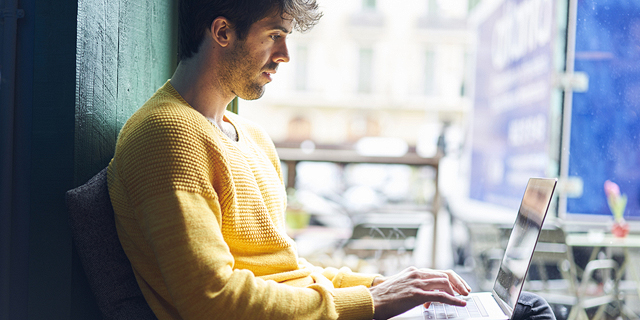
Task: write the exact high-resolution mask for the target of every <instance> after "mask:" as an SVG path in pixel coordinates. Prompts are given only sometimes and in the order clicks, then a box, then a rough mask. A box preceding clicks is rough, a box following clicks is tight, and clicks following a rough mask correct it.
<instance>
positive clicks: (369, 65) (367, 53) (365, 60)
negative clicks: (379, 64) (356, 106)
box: [358, 48, 373, 93]
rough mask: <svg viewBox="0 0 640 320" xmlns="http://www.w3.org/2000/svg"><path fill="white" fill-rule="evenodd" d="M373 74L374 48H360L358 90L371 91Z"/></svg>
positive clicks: (362, 91) (361, 91)
mask: <svg viewBox="0 0 640 320" xmlns="http://www.w3.org/2000/svg"><path fill="white" fill-rule="evenodd" d="M372 76H373V49H371V48H360V63H359V70H358V92H360V93H371V87H372V79H371V78H372Z"/></svg>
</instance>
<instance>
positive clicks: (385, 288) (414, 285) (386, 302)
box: [369, 267, 471, 320]
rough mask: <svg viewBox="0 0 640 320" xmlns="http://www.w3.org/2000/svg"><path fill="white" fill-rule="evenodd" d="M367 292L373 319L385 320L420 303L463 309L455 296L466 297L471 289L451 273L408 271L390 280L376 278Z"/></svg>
mask: <svg viewBox="0 0 640 320" xmlns="http://www.w3.org/2000/svg"><path fill="white" fill-rule="evenodd" d="M372 285H373V286H372V287H371V288H369V291H370V292H371V295H372V296H373V304H374V306H375V313H374V315H373V318H374V319H376V320H384V319H388V318H390V317H393V316H395V315H398V314H400V313H403V312H405V311H407V310H409V309H411V308H413V307H415V306H417V305H419V304H421V303H425V304H427V306H428V304H430V303H431V302H442V303H446V304H450V305H455V306H464V305H466V302H465V301H464V300H461V299H458V298H456V297H455V296H454V295H455V293H458V294H461V295H464V296H466V295H468V294H469V292H470V291H471V287H469V285H468V284H467V283H466V282H465V281H464V280H462V278H461V277H460V276H459V275H458V274H456V273H455V272H453V271H451V270H447V271H438V270H431V269H417V268H414V267H410V268H407V269H405V270H403V271H402V272H400V273H398V274H396V275H394V276H392V277H389V278H380V277H378V278H375V279H374V281H373V284H372Z"/></svg>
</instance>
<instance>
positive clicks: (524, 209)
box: [493, 178, 557, 317]
mask: <svg viewBox="0 0 640 320" xmlns="http://www.w3.org/2000/svg"><path fill="white" fill-rule="evenodd" d="M556 182H557V179H543V178H531V179H529V183H528V184H527V188H526V189H525V191H524V196H523V197H522V203H521V204H520V210H518V216H517V217H516V221H515V223H514V224H513V229H511V236H510V237H509V242H508V243H507V249H506V250H505V252H504V257H503V258H502V262H501V263H500V270H499V271H498V277H497V278H496V282H495V283H494V285H493V295H494V297H495V298H496V301H497V302H498V304H499V305H500V307H501V308H502V310H503V311H504V313H505V314H506V315H508V316H509V317H511V315H512V314H513V309H514V308H515V307H516V303H517V302H518V297H519V296H520V291H521V290H522V285H523V284H524V280H525V278H526V276H527V271H528V270H529V264H530V263H531V258H532V256H533V251H534V250H535V248H536V243H537V242H538V236H539V235H540V229H541V228H542V223H543V222H544V218H545V216H546V215H547V210H548V209H549V204H550V203H551V196H552V195H553V191H554V190H555V186H556Z"/></svg>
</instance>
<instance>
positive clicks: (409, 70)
mask: <svg viewBox="0 0 640 320" xmlns="http://www.w3.org/2000/svg"><path fill="white" fill-rule="evenodd" d="M320 5H321V8H322V10H323V12H324V17H323V18H322V19H321V21H320V23H319V24H318V25H317V26H316V27H315V28H314V29H313V30H312V31H310V32H308V33H305V34H300V33H294V34H292V35H291V36H290V38H289V40H288V46H289V51H290V55H291V61H290V62H289V63H286V64H282V65H281V66H280V67H279V69H278V72H277V74H276V75H275V76H274V81H273V82H272V83H270V84H268V85H267V90H266V93H265V96H264V97H263V98H262V99H259V100H256V101H241V102H240V114H241V115H243V116H244V117H247V118H249V119H252V120H254V121H256V122H257V123H259V124H260V125H262V126H263V127H264V128H265V129H266V130H267V131H268V133H269V134H270V135H271V137H272V139H273V140H274V142H275V143H276V145H287V146H296V145H299V143H300V142H302V141H304V140H311V141H313V142H314V143H315V144H316V145H319V146H326V147H332V146H335V147H345V146H350V145H352V144H353V143H355V142H356V141H358V140H359V139H360V138H362V137H365V136H382V137H394V138H401V139H403V140H405V141H406V142H407V143H408V144H409V146H410V147H415V146H416V145H417V144H419V143H426V144H435V143H436V140H437V135H438V134H439V131H440V127H441V125H442V123H451V124H452V125H453V126H454V127H459V128H462V127H463V125H464V121H465V115H466V114H467V111H468V110H469V108H470V100H469V98H468V96H467V92H466V90H465V87H464V83H465V81H464V80H465V69H466V68H467V65H468V60H469V59H468V57H469V56H470V55H468V54H467V52H468V48H467V47H468V44H469V42H470V37H469V33H468V31H467V28H466V23H465V18H466V16H467V12H468V8H469V4H468V2H467V0H447V1H444V0H402V1H397V0H359V1H353V0H352V1H339V0H321V1H320ZM431 149H433V148H431Z"/></svg>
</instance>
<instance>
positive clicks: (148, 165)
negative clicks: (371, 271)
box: [108, 0, 470, 319]
mask: <svg viewBox="0 0 640 320" xmlns="http://www.w3.org/2000/svg"><path fill="white" fill-rule="evenodd" d="M320 16H321V14H320V13H319V12H318V10H317V4H316V3H315V0H280V1H276V0H272V1H266V0H209V1H206V0H184V1H182V2H181V4H180V16H179V19H180V30H179V42H180V47H179V60H180V62H179V65H178V67H177V69H176V71H175V73H174V75H173V77H172V78H171V79H170V81H168V82H167V83H166V84H165V85H164V86H163V87H162V88H160V89H159V90H158V91H157V92H156V93H155V94H154V96H153V97H151V98H150V99H149V101H147V103H145V104H144V105H143V106H142V107H141V108H140V109H139V110H138V111H137V112H136V113H135V114H134V115H133V116H132V117H131V118H130V119H129V121H128V122H127V123H126V124H125V126H124V127H123V129H122V131H121V133H120V136H119V138H118V143H117V146H116V152H115V155H114V158H113V159H112V161H111V163H110V165H109V171H108V181H109V193H110V195H111V199H112V203H113V206H114V210H115V212H116V225H117V228H118V235H119V237H120V241H121V243H122V246H123V248H124V250H125V252H126V254H127V256H128V257H129V259H130V260H131V264H132V266H133V269H134V273H135V275H136V278H137V280H138V284H139V285H140V288H141V290H142V292H143V294H144V296H145V298H146V300H147V301H148V303H149V305H150V306H151V308H152V309H153V311H154V312H155V313H156V315H157V316H158V318H160V319H257V318H260V319H372V318H374V317H375V318H376V319H387V318H389V317H392V316H394V315H396V314H399V313H401V312H403V311H406V310H408V309H410V308H412V307H414V306H416V305H419V304H422V303H429V302H432V301H440V302H444V303H448V304H453V305H464V304H465V302H464V301H463V300H461V299H458V298H456V297H455V296H454V295H455V294H456V293H458V294H462V295H467V294H468V292H469V290H470V288H469V286H468V285H467V284H466V283H465V282H464V280H462V279H461V278H460V277H459V276H458V275H457V274H455V273H454V272H452V271H446V272H443V271H433V270H418V269H415V268H410V269H407V270H405V271H403V272H401V273H400V274H398V275H395V276H393V277H390V278H388V279H385V278H382V277H380V276H378V275H365V274H358V273H353V272H351V271H350V270H348V269H346V268H343V269H340V270H337V269H333V268H326V269H322V268H318V267H314V266H312V265H310V264H309V263H307V262H306V261H304V260H303V259H299V258H298V257H297V253H296V248H295V245H294V242H293V241H292V240H291V238H289V237H288V236H287V235H286V233H285V227H284V211H285V206H286V203H285V201H286V194H285V190H284V184H283V180H282V174H281V171H280V163H279V160H278V157H277V154H276V152H275V148H274V146H273V143H272V142H271V141H270V139H269V138H268V137H267V135H266V134H265V133H264V132H263V131H262V130H261V129H260V128H258V127H257V126H255V125H254V124H252V123H250V122H249V121H247V120H244V119H242V118H240V117H238V116H236V115H234V114H232V113H228V112H225V108H226V105H227V104H228V103H229V102H230V101H231V100H232V99H233V98H234V97H235V96H239V97H241V98H243V99H257V98H259V97H260V96H262V94H263V92H264V86H265V85H266V84H267V83H268V82H270V81H271V76H272V75H273V74H275V73H276V71H277V67H278V65H279V64H280V63H283V62H288V61H289V54H288V51H287V45H286V37H287V36H288V35H289V34H290V33H291V32H292V30H293V29H294V28H295V29H297V30H300V31H304V30H306V29H309V28H311V27H312V26H313V25H314V24H315V23H316V22H317V21H318V19H319V18H320Z"/></svg>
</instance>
